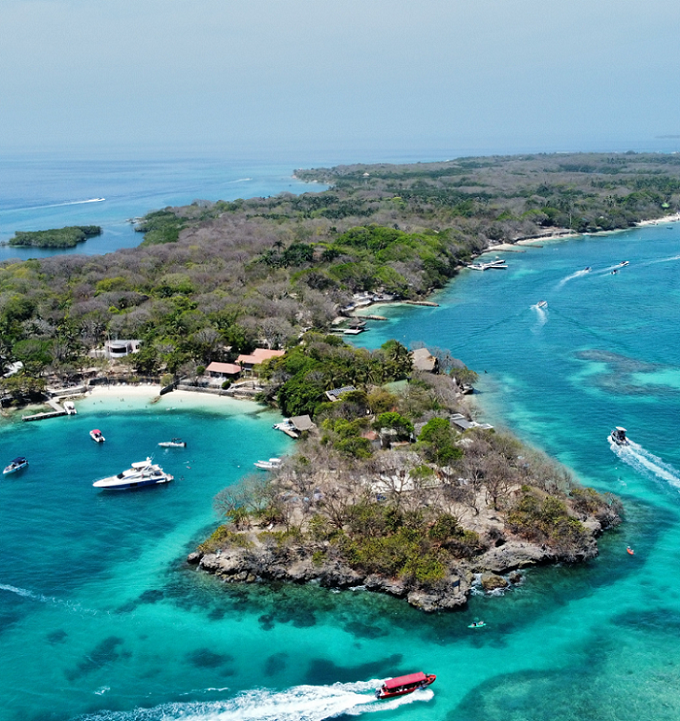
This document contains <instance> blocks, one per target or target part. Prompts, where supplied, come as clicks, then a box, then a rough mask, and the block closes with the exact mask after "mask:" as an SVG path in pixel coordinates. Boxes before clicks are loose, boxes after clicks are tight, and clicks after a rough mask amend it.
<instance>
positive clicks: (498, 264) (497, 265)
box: [468, 258, 508, 270]
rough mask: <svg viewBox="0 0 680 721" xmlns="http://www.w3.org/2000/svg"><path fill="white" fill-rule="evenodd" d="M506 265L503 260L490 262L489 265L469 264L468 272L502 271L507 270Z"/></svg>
mask: <svg viewBox="0 0 680 721" xmlns="http://www.w3.org/2000/svg"><path fill="white" fill-rule="evenodd" d="M507 267H508V266H507V264H506V262H505V260H503V259H502V258H498V259H497V260H492V261H490V262H489V263H469V264H468V268H469V269H470V270H503V269H505V268H507Z"/></svg>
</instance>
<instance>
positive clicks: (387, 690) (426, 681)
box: [375, 671, 437, 698]
mask: <svg viewBox="0 0 680 721" xmlns="http://www.w3.org/2000/svg"><path fill="white" fill-rule="evenodd" d="M436 678H437V677H436V676H435V675H434V674H425V673H423V672H422V671H418V673H410V674H408V675H407V676H395V678H389V679H387V681H385V683H384V684H383V685H382V686H381V687H380V688H379V689H378V690H377V691H376V692H375V695H376V697H377V698H393V697H394V696H403V695H405V694H407V693H413V692H414V691H416V690H417V689H419V688H422V687H423V686H429V685H430V684H431V683H433V682H434V680H435V679H436Z"/></svg>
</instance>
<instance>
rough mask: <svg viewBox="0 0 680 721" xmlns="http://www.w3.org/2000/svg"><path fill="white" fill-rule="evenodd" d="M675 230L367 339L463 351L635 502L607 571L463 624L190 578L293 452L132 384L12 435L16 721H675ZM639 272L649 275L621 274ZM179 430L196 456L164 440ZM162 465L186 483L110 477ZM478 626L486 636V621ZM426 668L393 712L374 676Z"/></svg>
mask: <svg viewBox="0 0 680 721" xmlns="http://www.w3.org/2000/svg"><path fill="white" fill-rule="evenodd" d="M671 228H672V229H671V230H666V228H665V226H654V227H652V228H646V229H644V230H635V231H632V232H627V233H619V234H615V235H611V236H605V237H598V238H594V237H591V238H585V239H581V240H571V241H565V242H561V243H556V244H547V245H546V246H545V247H544V248H528V249H526V251H525V252H524V253H521V254H512V255H510V254H508V255H507V256H506V257H507V260H508V264H509V265H510V268H509V269H508V270H506V271H487V272H485V273H472V272H464V273H463V274H462V275H461V277H460V278H458V279H457V280H456V281H455V282H454V283H452V284H451V285H450V286H449V287H448V288H447V289H446V290H444V291H442V292H440V293H439V294H438V296H437V300H438V301H439V302H440V304H441V305H440V307H439V308H415V307H408V308H404V307H400V308H389V309H387V310H384V311H382V312H383V313H384V314H386V315H389V316H390V318H391V320H390V321H388V322H384V323H378V322H375V323H371V330H370V332H368V333H366V334H364V335H363V336H360V338H359V340H361V341H363V342H364V343H366V344H368V345H371V346H376V345H379V344H380V343H381V342H383V341H384V340H386V339H388V338H390V337H396V338H398V339H400V340H402V341H404V342H406V343H412V342H415V341H423V342H425V343H426V344H430V345H437V346H440V347H443V348H449V349H450V350H451V352H452V353H453V355H455V356H457V357H459V358H461V359H463V360H464V361H465V362H466V363H467V364H468V365H469V366H470V367H471V368H474V369H475V370H477V371H479V372H480V382H479V389H480V394H479V396H478V398H479V400H480V402H481V403H482V405H483V407H484V409H485V414H486V418H487V419H490V420H491V421H492V422H493V423H495V424H497V425H501V424H507V425H510V426H511V427H512V428H513V429H514V430H515V432H517V433H518V434H519V435H520V436H521V437H522V438H523V439H525V440H526V441H528V442H530V443H532V444H535V445H536V446H539V447H541V448H544V449H545V450H547V451H548V452H549V453H551V454H552V455H554V456H556V457H557V458H559V459H560V460H561V461H562V462H564V463H565V464H567V465H568V466H569V467H570V468H572V469H573V471H574V472H575V473H576V474H577V475H578V476H579V477H580V478H581V479H583V480H584V481H585V482H587V483H589V484H592V485H593V486H595V487H596V488H598V489H600V490H610V491H614V492H615V493H618V494H619V495H620V496H621V497H622V498H623V500H624V502H625V504H626V508H627V520H626V523H625V524H624V525H623V526H622V527H620V528H619V529H617V530H616V531H614V532H612V533H609V534H607V535H606V536H605V537H604V538H603V539H602V540H601V544H600V547H601V554H600V556H599V557H598V558H597V559H596V560H594V561H593V562H592V563H589V564H587V565H582V566H577V567H573V568H572V567H556V568H546V569H541V570H538V571H534V572H530V573H528V574H527V575H526V578H525V581H524V583H523V584H522V585H520V586H518V587H516V588H515V589H514V590H512V591H511V592H508V593H506V594H505V595H504V596H495V597H487V596H475V597H473V598H472V600H471V603H470V605H469V608H468V609H467V610H466V611H464V612H461V613H454V614H451V613H449V614H435V615H432V616H426V615H424V614H421V613H418V612H416V611H414V610H412V609H410V608H409V607H408V606H407V605H406V604H405V603H404V602H401V601H398V600H394V599H390V598H387V597H382V596H379V595H375V594H370V593H366V592H363V591H362V590H361V589H357V590H355V591H354V592H345V593H332V592H329V591H326V590H323V589H319V588H316V587H290V586H285V587H276V586H269V585H262V586H250V587H243V586H237V585H236V586H229V587H225V586H224V585H222V584H220V583H219V582H217V581H216V580H215V579H214V578H212V577H206V576H203V575H199V574H196V573H195V572H194V571H193V570H192V569H191V568H189V567H187V566H186V565H185V564H184V561H183V559H184V558H185V555H186V553H187V552H189V551H190V550H192V548H193V547H194V546H195V544H196V543H197V542H198V541H200V540H201V539H202V538H204V537H205V535H207V533H208V532H209V531H210V529H211V528H213V527H214V525H215V524H216V523H217V520H218V519H217V516H216V515H215V512H214V511H213V509H212V507H211V499H212V498H213V496H214V495H215V494H216V493H217V492H218V491H219V490H220V489H221V488H223V487H224V486H226V485H228V484H231V483H234V482H235V481H236V480H237V479H238V478H239V477H241V476H242V475H243V474H245V473H249V472H250V471H251V469H252V468H253V466H252V463H253V462H254V461H255V460H258V459H261V458H269V457H270V456H275V455H280V454H283V453H285V452H287V451H290V450H291V449H292V444H291V442H290V441H289V439H287V437H286V436H284V435H283V434H281V433H277V432H276V431H274V430H272V428H271V425H272V423H273V422H274V421H275V420H276V416H274V415H273V414H272V413H270V412H267V411H263V410H262V409H261V408H259V407H257V406H255V405H253V404H238V403H237V404H234V403H232V404H225V405H224V407H221V410H216V409H215V406H214V404H213V403H211V404H210V406H209V407H206V408H201V407H199V408H196V407H192V405H191V404H190V403H188V402H187V401H185V400H184V399H185V398H186V394H184V395H182V394H170V395H168V396H164V397H163V399H162V400H161V401H160V402H159V403H157V404H153V405H148V404H145V403H143V402H142V401H132V402H128V401H120V400H118V399H117V398H116V397H115V396H116V394H115V391H114V392H112V395H111V397H110V398H107V399H106V402H105V403H99V401H98V399H90V400H87V401H83V402H81V403H79V404H78V409H79V413H78V415H77V416H73V417H66V418H57V419H53V420H49V421H41V422H38V423H27V424H22V423H20V422H17V423H4V424H3V425H2V426H0V456H1V457H2V458H5V459H7V460H9V459H11V458H12V457H14V456H15V455H19V454H25V455H27V456H28V457H29V460H30V463H31V465H30V467H29V468H28V469H27V470H26V471H25V472H23V473H22V474H17V475H16V476H11V477H5V478H3V479H2V480H0V548H2V550H3V553H2V554H1V556H0V667H2V669H3V672H2V674H0V699H1V700H2V704H1V705H0V708H1V709H2V710H1V711H0V718H2V719H3V721H4V719H7V721H18V720H19V719H21V720H22V721H24V720H29V721H33V720H36V721H38V720H40V721H48V720H49V721H52V720H54V721H61V720H66V719H73V718H83V717H84V718H91V719H98V720H104V719H116V721H131V720H132V719H138V720H144V721H146V719H149V720H154V721H155V720H156V719H164V720H166V719H180V718H181V719H196V720H200V721H205V720H208V719H210V720H217V719H220V720H231V719H283V720H285V721H288V720H291V721H292V720H297V719H301V720H303V719H304V720H315V721H316V720H318V719H322V718H329V717H336V718H351V717H355V716H359V715H364V714H368V713H378V714H380V717H381V718H385V719H391V718H395V719H400V720H404V721H409V720H411V719H414V720H415V719H422V718H428V719H446V720H447V721H449V720H450V721H460V720H463V721H482V720H483V721H494V720H495V719H503V720H504V721H507V720H508V719H510V720H511V721H539V720H540V721H543V719H551V720H554V719H559V720H565V721H567V720H571V719H574V720H577V719H578V720H579V721H581V720H582V719H589V718H592V719H605V720H607V719H617V720H619V719H623V720H628V719H630V720H631V721H632V720H633V719H636V720H638V719H647V718H648V719H655V720H656V719H662V720H664V719H677V718H678V717H680V692H679V691H678V689H680V685H679V684H678V681H679V680H680V679H679V676H680V652H678V649H677V642H676V635H677V632H678V630H680V591H678V588H677V584H676V583H675V577H674V569H675V567H676V565H677V561H678V554H679V553H680V552H679V551H678V549H679V548H680V525H679V523H678V521H679V519H680V516H679V513H678V511H679V509H680V470H678V469H680V448H679V447H678V444H677V440H676V439H677V437H678V418H680V413H679V411H680V407H679V405H680V393H679V390H680V381H679V379H680V343H678V332H679V330H678V329H679V328H680V324H679V323H678V320H679V318H678V313H680V310H679V308H680V306H679V305H678V303H677V302H676V296H677V295H678V292H679V291H680V274H679V273H678V270H679V265H678V264H679V263H680V229H679V228H678V227H677V226H671ZM622 260H629V261H630V265H629V266H628V267H626V268H624V269H622V270H621V271H620V272H619V273H617V274H616V275H612V274H611V270H610V269H611V268H612V267H614V266H615V265H616V264H617V263H619V262H620V261H622ZM586 266H591V267H592V270H591V272H589V273H582V272H579V271H582V270H583V269H584V268H585V267H586ZM540 300H547V302H548V306H547V308H546V309H545V310H542V311H541V312H539V309H538V308H536V307H535V306H536V304H537V303H538V301H540ZM484 371H487V372H486V373H485V372H484ZM200 405H202V404H201V403H200V401H199V406H200ZM244 411H245V413H244ZM614 425H623V426H625V427H626V428H628V431H629V435H630V437H631V438H632V439H633V441H634V444H633V445H632V446H631V447H630V448H628V449H618V448H616V449H612V448H611V447H610V444H609V443H608V440H607V436H608V434H609V432H610V430H611V428H612V427H613V426H614ZM93 427H98V428H101V430H102V431H103V432H104V435H105V436H106V438H107V440H106V443H105V444H103V445H102V446H99V445H96V444H94V443H93V442H92V441H91V440H90V439H89V437H88V431H89V430H90V428H93ZM174 436H180V437H182V438H184V439H185V440H186V441H187V442H188V447H187V448H186V449H167V450H162V449H159V448H158V446H157V443H158V442H159V441H161V440H167V439H168V438H171V437H174ZM151 454H153V456H154V458H155V460H157V461H159V462H160V463H161V465H162V466H163V467H164V468H165V469H166V470H168V471H170V472H171V473H173V474H174V475H175V477H176V479H177V480H176V481H175V482H174V483H172V484H169V485H168V486H167V487H163V486H161V487H157V488H149V489H143V490H140V491H137V492H133V493H129V494H128V493H121V494H106V493H104V492H97V491H96V490H95V489H93V488H92V487H91V483H92V482H93V481H94V480H95V479H97V478H99V477H102V476H104V475H109V474H111V473H114V472H117V471H119V470H122V469H123V468H125V467H127V466H128V465H129V463H130V462H131V461H134V460H140V459H142V458H144V457H145V456H147V455H151ZM628 544H630V545H631V546H632V547H633V548H634V549H635V555H634V556H630V555H628V554H627V553H626V545H628ZM476 618H483V619H484V620H485V621H486V624H487V625H486V627H484V628H479V629H468V628H467V626H468V624H469V623H470V622H471V621H472V620H474V619H476ZM419 669H421V670H423V671H426V672H430V673H436V674H437V675H438V680H437V682H436V683H435V684H434V685H433V686H432V687H431V688H430V689H428V690H427V691H423V692H421V693H419V694H417V695H416V694H414V695H413V696H410V697H406V698H404V699H401V700H399V701H396V702H390V703H377V702H376V701H374V700H373V698H372V696H371V691H372V689H373V688H375V686H376V685H377V683H378V681H377V679H380V678H384V677H386V676H392V675H397V674H400V673H407V672H410V671H414V670H419Z"/></svg>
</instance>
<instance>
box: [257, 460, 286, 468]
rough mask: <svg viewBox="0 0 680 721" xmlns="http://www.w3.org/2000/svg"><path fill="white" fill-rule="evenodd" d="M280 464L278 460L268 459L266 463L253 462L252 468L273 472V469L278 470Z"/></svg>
mask: <svg viewBox="0 0 680 721" xmlns="http://www.w3.org/2000/svg"><path fill="white" fill-rule="evenodd" d="M282 462H283V461H282V460H281V459H280V458H270V459H269V460H268V461H255V463H254V466H255V468H259V469H261V470H263V471H273V470H274V469H275V468H280V466H281V463H282Z"/></svg>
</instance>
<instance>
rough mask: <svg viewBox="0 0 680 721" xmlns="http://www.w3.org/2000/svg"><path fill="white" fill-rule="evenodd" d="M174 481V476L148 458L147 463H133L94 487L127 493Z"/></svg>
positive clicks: (94, 484)
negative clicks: (135, 489) (134, 489)
mask: <svg viewBox="0 0 680 721" xmlns="http://www.w3.org/2000/svg"><path fill="white" fill-rule="evenodd" d="M174 479H175V478H174V476H171V475H170V474H169V473H166V472H165V471H164V470H163V469H162V468H161V467H160V466H159V465H158V464H157V463H153V462H152V460H151V458H147V459H146V460H145V461H138V462H137V463H133V464H132V465H131V466H130V468H128V469H127V470H125V471H122V472H121V473H119V474H118V475H116V476H109V477H108V478H102V479H101V480H100V481H95V482H94V483H93V484H92V485H93V486H94V487H95V488H101V489H102V490H104V491H127V490H131V489H133V488H143V487H144V486H158V485H160V484H161V483H170V481H173V480H174Z"/></svg>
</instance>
